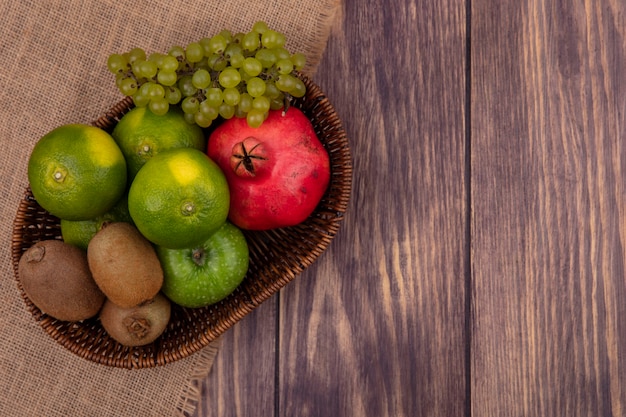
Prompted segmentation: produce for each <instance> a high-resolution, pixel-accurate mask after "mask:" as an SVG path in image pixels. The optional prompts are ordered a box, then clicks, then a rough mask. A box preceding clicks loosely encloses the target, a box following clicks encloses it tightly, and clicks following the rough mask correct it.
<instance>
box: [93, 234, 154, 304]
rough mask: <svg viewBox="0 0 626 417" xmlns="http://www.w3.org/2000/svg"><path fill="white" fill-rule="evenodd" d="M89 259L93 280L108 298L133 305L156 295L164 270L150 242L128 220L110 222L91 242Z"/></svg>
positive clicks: (115, 301)
mask: <svg viewBox="0 0 626 417" xmlns="http://www.w3.org/2000/svg"><path fill="white" fill-rule="evenodd" d="M87 260H88V262H89V268H90V270H91V273H92V275H93V279H94V281H95V282H96V284H98V287H100V289H101V290H102V292H103V293H104V294H105V295H106V296H107V298H108V299H109V300H110V301H111V302H113V303H115V304H117V305H118V306H120V307H125V308H130V307H135V306H138V305H140V304H142V303H145V302H146V301H148V300H151V299H152V298H154V296H155V295H156V294H157V293H158V292H159V291H160V290H161V286H162V285H163V269H162V268H161V264H160V263H159V259H158V257H157V255H156V252H155V250H154V248H153V246H152V245H151V244H150V242H149V241H148V240H147V239H146V238H144V237H143V236H142V235H141V234H140V233H139V231H138V230H137V229H136V228H135V227H134V226H133V225H131V224H128V223H122V222H119V223H110V224H108V225H106V226H105V227H103V228H102V230H100V231H99V232H98V233H96V235H95V236H94V237H93V239H91V242H89V246H88V247H87Z"/></svg>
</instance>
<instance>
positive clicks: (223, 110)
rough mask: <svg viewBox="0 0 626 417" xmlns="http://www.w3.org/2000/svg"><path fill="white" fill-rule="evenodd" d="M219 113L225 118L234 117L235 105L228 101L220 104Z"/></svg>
mask: <svg viewBox="0 0 626 417" xmlns="http://www.w3.org/2000/svg"><path fill="white" fill-rule="evenodd" d="M219 115H220V116H221V117H223V118H224V119H232V118H233V116H234V115H235V106H233V105H230V104H226V103H222V104H220V107H219Z"/></svg>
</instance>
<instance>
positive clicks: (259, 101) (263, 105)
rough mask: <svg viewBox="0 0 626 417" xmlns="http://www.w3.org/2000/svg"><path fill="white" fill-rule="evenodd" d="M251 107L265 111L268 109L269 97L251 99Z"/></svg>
mask: <svg viewBox="0 0 626 417" xmlns="http://www.w3.org/2000/svg"><path fill="white" fill-rule="evenodd" d="M252 108H253V109H255V110H258V111H260V112H263V113H265V112H267V111H268V110H269V109H270V99H269V98H267V97H265V96H260V97H255V98H254V100H252Z"/></svg>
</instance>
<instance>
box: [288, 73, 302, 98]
mask: <svg viewBox="0 0 626 417" xmlns="http://www.w3.org/2000/svg"><path fill="white" fill-rule="evenodd" d="M293 78H294V80H295V83H294V86H293V88H291V89H290V90H289V91H288V92H289V94H291V95H292V96H294V97H297V98H300V97H304V95H305V94H306V86H305V85H304V82H303V81H302V80H301V79H299V78H297V77H293Z"/></svg>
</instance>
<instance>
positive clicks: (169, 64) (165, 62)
mask: <svg viewBox="0 0 626 417" xmlns="http://www.w3.org/2000/svg"><path fill="white" fill-rule="evenodd" d="M159 69H160V70H161V71H165V72H176V70H177V69H178V60H177V59H176V58H175V57H173V56H171V55H166V56H164V57H163V59H162V60H161V62H160V63H159Z"/></svg>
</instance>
